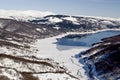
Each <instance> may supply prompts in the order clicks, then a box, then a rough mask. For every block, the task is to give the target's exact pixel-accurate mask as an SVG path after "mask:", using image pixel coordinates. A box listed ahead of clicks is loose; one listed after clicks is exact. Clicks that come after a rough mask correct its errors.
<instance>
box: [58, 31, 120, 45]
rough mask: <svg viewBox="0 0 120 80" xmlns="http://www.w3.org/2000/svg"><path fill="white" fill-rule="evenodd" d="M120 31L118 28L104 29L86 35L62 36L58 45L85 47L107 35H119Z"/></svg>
mask: <svg viewBox="0 0 120 80" xmlns="http://www.w3.org/2000/svg"><path fill="white" fill-rule="evenodd" d="M119 34H120V31H116V30H108V31H102V32H97V33H92V34H84V35H80V34H79V35H78V34H74V35H67V36H65V37H62V38H60V39H58V42H57V44H58V46H60V45H61V46H84V47H90V46H92V44H93V43H97V42H99V41H101V39H103V38H106V37H111V36H115V35H119Z"/></svg>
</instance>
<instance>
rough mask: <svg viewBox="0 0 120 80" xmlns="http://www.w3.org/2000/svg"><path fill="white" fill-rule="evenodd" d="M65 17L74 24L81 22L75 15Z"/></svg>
mask: <svg viewBox="0 0 120 80" xmlns="http://www.w3.org/2000/svg"><path fill="white" fill-rule="evenodd" d="M63 19H65V20H68V21H71V22H72V23H73V24H79V23H78V20H77V19H76V18H74V17H71V16H70V17H65V18H63Z"/></svg>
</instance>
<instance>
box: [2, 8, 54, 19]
mask: <svg viewBox="0 0 120 80" xmlns="http://www.w3.org/2000/svg"><path fill="white" fill-rule="evenodd" d="M53 14H54V13H52V12H49V11H45V12H42V11H37V10H4V9H0V18H10V19H11V18H15V19H17V20H20V19H24V20H28V19H33V18H36V17H38V18H40V17H43V16H47V15H53Z"/></svg>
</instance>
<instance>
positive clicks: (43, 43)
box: [33, 35, 87, 80]
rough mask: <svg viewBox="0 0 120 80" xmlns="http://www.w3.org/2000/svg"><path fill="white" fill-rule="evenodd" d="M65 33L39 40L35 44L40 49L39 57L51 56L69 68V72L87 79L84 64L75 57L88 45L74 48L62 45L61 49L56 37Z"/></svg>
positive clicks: (84, 79) (83, 79)
mask: <svg viewBox="0 0 120 80" xmlns="http://www.w3.org/2000/svg"><path fill="white" fill-rule="evenodd" d="M63 36H65V35H60V36H56V37H52V38H46V39H42V40H38V41H37V42H36V43H35V44H34V45H33V46H34V47H36V48H37V49H38V50H39V51H38V53H37V57H42V58H51V59H53V60H54V61H55V62H58V63H59V65H60V66H62V67H65V68H66V69H68V71H69V73H70V74H72V75H74V76H76V77H79V78H80V79H82V80H87V76H85V73H84V72H85V71H84V69H83V68H82V67H83V65H82V64H80V63H79V62H78V60H77V59H76V58H75V57H74V56H75V55H76V54H78V53H79V52H80V51H83V50H86V49H87V48H86V47H75V48H72V49H65V48H69V47H70V46H60V47H61V48H63V50H59V49H58V48H57V44H55V43H56V42H57V40H56V38H61V37H63Z"/></svg>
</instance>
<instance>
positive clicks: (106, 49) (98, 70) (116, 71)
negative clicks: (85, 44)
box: [81, 35, 120, 80]
mask: <svg viewBox="0 0 120 80" xmlns="http://www.w3.org/2000/svg"><path fill="white" fill-rule="evenodd" d="M83 55H84V56H86V57H84V58H83V63H84V64H85V66H86V67H87V68H88V70H87V72H88V75H89V77H90V78H91V79H95V77H94V76H96V77H97V78H99V79H100V80H101V79H103V80H116V79H119V78H120V35H117V36H113V37H109V38H104V39H102V42H100V43H96V44H94V45H93V47H92V48H90V49H89V50H87V51H85V52H83V53H81V56H83Z"/></svg>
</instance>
